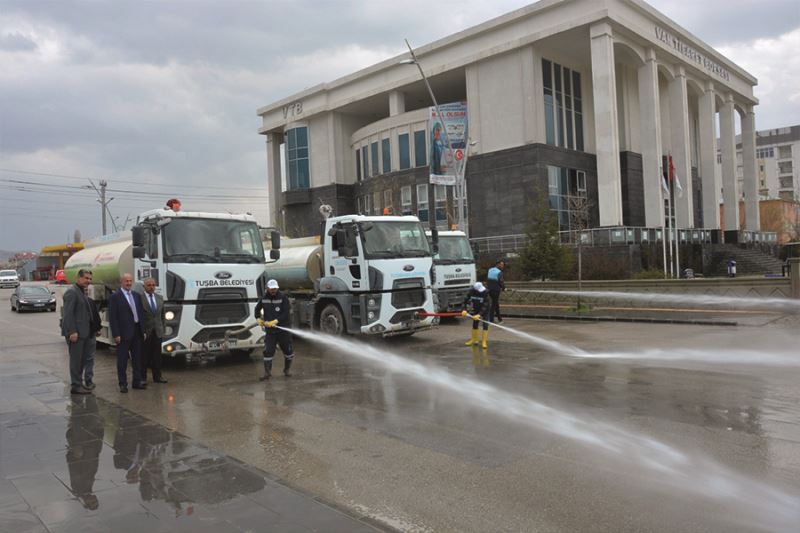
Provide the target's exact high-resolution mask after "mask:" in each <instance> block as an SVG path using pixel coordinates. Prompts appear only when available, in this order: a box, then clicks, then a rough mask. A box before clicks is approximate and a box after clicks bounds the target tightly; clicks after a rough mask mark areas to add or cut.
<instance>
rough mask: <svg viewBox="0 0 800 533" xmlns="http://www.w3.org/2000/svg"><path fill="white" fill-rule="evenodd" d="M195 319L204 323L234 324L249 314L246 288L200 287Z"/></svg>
mask: <svg viewBox="0 0 800 533" xmlns="http://www.w3.org/2000/svg"><path fill="white" fill-rule="evenodd" d="M197 299H198V301H199V303H198V304H197V310H196V311H195V315H194V316H195V319H196V320H197V321H198V322H199V323H201V324H204V325H211V324H234V323H238V322H243V321H244V320H246V319H247V317H248V316H249V315H250V306H249V305H248V304H247V289H200V291H199V292H198V294H197Z"/></svg>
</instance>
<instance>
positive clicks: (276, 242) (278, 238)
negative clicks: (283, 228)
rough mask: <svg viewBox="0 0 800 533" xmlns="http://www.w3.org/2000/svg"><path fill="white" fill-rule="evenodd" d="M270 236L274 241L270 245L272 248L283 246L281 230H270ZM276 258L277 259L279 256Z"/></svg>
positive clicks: (276, 248) (277, 248) (278, 248)
mask: <svg viewBox="0 0 800 533" xmlns="http://www.w3.org/2000/svg"><path fill="white" fill-rule="evenodd" d="M269 236H270V239H271V241H272V243H271V245H270V246H271V248H272V249H273V250H280V248H281V232H280V231H277V230H273V231H271V232H270V234H269ZM275 259H277V257H276V258H275Z"/></svg>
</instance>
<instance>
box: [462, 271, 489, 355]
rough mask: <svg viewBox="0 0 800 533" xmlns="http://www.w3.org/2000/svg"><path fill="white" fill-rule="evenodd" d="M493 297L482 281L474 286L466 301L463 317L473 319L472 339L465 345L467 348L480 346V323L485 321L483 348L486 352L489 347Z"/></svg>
mask: <svg viewBox="0 0 800 533" xmlns="http://www.w3.org/2000/svg"><path fill="white" fill-rule="evenodd" d="M491 310H492V297H491V296H490V295H489V291H488V290H487V289H486V287H484V285H483V283H481V282H480V281H479V282H477V283H476V284H475V285H473V286H472V289H470V291H469V293H468V294H467V297H466V298H465V299H464V310H463V311H461V316H470V317H471V318H472V337H470V339H469V340H468V341H467V342H466V343H464V344H466V345H467V346H472V345H473V344H478V323H479V322H480V321H481V319H483V321H484V322H483V342H481V347H482V348H483V349H484V350H485V349H486V348H488V347H489V322H491V321H492V313H491Z"/></svg>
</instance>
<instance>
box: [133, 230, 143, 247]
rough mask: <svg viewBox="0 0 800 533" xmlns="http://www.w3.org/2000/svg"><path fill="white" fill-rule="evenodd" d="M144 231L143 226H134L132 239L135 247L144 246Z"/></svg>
mask: <svg viewBox="0 0 800 533" xmlns="http://www.w3.org/2000/svg"><path fill="white" fill-rule="evenodd" d="M144 231H145V229H144V228H143V227H142V226H134V227H133V228H131V237H132V240H133V245H134V246H139V247H141V246H144Z"/></svg>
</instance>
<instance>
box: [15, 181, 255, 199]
mask: <svg viewBox="0 0 800 533" xmlns="http://www.w3.org/2000/svg"><path fill="white" fill-rule="evenodd" d="M0 182H4V183H8V184H10V185H6V186H5V187H16V186H19V187H20V189H18V190H22V189H21V188H22V187H25V186H27V187H28V188H29V187H31V186H35V187H39V188H40V190H42V191H48V190H56V191H61V190H66V191H70V190H73V191H72V192H74V191H80V190H88V189H90V188H91V187H89V186H88V185H87V186H85V187H79V186H75V185H58V184H51V183H42V182H37V181H26V180H12V179H5V178H0ZM28 190H31V191H35V190H34V189H28ZM107 192H113V193H118V194H135V195H138V196H158V197H162V198H163V197H164V196H165V194H164V193H161V192H152V191H134V190H130V189H111V188H108V189H107ZM172 194H177V192H176V191H175V190H174V189H173V192H172ZM181 196H183V197H184V198H188V199H193V200H196V199H209V200H218V199H233V200H253V199H259V200H267V199H268V198H269V197H268V196H267V195H253V194H247V195H231V194H192V193H186V194H181Z"/></svg>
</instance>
